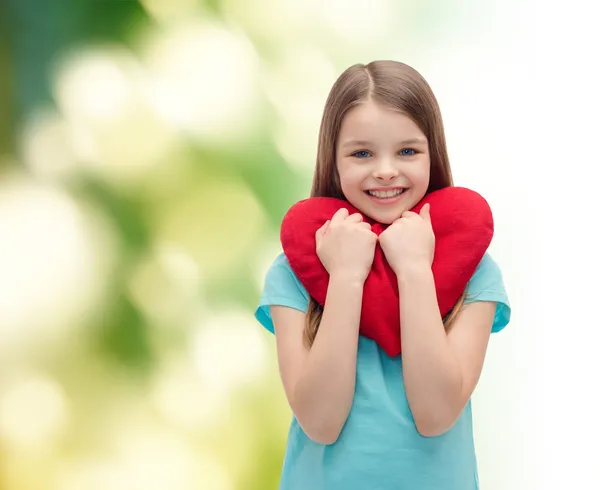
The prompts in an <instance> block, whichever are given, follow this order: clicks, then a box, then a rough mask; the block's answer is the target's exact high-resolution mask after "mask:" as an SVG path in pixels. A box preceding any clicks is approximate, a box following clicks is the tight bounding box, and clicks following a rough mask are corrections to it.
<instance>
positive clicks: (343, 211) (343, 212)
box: [331, 208, 349, 224]
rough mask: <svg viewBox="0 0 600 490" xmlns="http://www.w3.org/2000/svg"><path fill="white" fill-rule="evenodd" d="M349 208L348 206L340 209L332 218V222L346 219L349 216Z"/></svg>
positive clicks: (335, 222)
mask: <svg viewBox="0 0 600 490" xmlns="http://www.w3.org/2000/svg"><path fill="white" fill-rule="evenodd" d="M348 214H349V213H348V210H347V209H346V208H340V209H338V210H337V211H336V212H335V214H334V215H333V216H332V218H331V223H332V224H337V223H340V222H342V221H344V220H345V219H346V218H347V217H348Z"/></svg>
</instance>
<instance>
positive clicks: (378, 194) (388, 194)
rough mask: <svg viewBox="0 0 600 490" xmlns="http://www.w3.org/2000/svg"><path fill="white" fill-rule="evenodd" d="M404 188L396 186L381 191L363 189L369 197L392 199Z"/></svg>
mask: <svg viewBox="0 0 600 490" xmlns="http://www.w3.org/2000/svg"><path fill="white" fill-rule="evenodd" d="M405 190H406V189H404V188H396V189H391V190H389V191H382V190H373V191H372V190H367V191H365V192H366V194H367V195H369V196H371V197H375V198H377V199H393V198H394V197H398V196H399V195H400V194H402V193H403V192H404V191H405Z"/></svg>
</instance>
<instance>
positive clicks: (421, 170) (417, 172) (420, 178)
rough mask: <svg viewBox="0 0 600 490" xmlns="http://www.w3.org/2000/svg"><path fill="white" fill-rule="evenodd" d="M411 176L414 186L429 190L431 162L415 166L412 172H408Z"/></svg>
mask: <svg viewBox="0 0 600 490" xmlns="http://www.w3.org/2000/svg"><path fill="white" fill-rule="evenodd" d="M407 173H408V174H409V175H408V177H409V178H410V180H411V182H412V183H413V185H414V186H416V187H419V188H422V187H424V188H427V187H429V176H430V168H429V162H423V164H422V165H418V166H415V167H413V168H411V170H410V172H407Z"/></svg>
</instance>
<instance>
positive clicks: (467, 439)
mask: <svg viewBox="0 0 600 490" xmlns="http://www.w3.org/2000/svg"><path fill="white" fill-rule="evenodd" d="M308 299H309V296H308V292H307V290H306V289H305V288H304V287H303V286H302V283H301V282H300V281H299V279H298V277H297V276H296V275H295V273H294V272H293V271H292V269H291V267H290V265H289V262H288V260H287V259H286V257H285V255H283V254H282V255H280V256H279V257H277V259H276V260H275V261H274V263H273V264H272V266H271V268H270V269H269V271H268V273H267V276H266V279H265V285H264V291H263V294H262V297H261V299H260V302H259V306H258V308H257V309H256V313H255V315H256V318H257V319H258V321H259V322H260V323H261V324H262V325H263V326H264V327H265V328H266V329H267V330H268V331H270V332H273V331H274V330H273V323H272V319H271V314H270V306H271V305H282V306H287V307H290V308H295V309H297V310H300V311H303V312H306V309H307V307H308ZM474 301H492V302H497V307H496V315H495V318H494V323H493V326H492V332H499V331H500V330H502V329H503V328H504V327H505V326H506V325H507V324H508V322H509V320H510V315H511V310H510V305H509V301H508V298H507V294H506V291H505V288H504V284H503V281H502V275H501V272H500V270H499V268H498V266H497V265H496V263H495V262H494V260H493V259H492V258H491V257H490V255H489V254H487V253H486V254H485V255H484V257H483V259H482V260H481V262H480V264H479V265H478V266H477V268H476V271H475V273H474V275H473V277H472V278H471V280H470V282H469V284H468V298H467V303H470V302H474ZM478 488H479V486H478V475H477V462H476V457H475V449H474V443H473V428H472V416H471V402H469V403H468V404H467V406H466V408H465V410H464V411H463V413H462V415H461V416H460V418H459V419H458V421H457V422H456V423H455V424H454V426H453V427H452V428H451V429H450V430H449V431H448V432H446V433H445V434H443V435H441V436H439V437H431V438H427V437H423V436H421V435H419V433H418V432H417V430H416V427H415V423H414V419H413V417H412V415H411V412H410V409H409V406H408V402H407V399H406V394H405V391H404V384H403V376H402V356H401V355H400V356H395V357H390V356H388V355H387V354H386V353H385V352H384V351H383V349H382V348H381V347H380V346H379V345H378V344H377V343H376V342H375V341H373V340H371V339H369V338H367V337H364V336H362V335H361V336H359V341H358V358H357V365H356V388H355V395H354V400H353V404H352V409H351V411H350V415H349V417H348V419H347V421H346V424H345V426H344V428H343V430H342V433H341V434H340V437H339V439H338V440H337V442H336V443H335V444H332V445H321V444H317V443H315V442H313V441H312V440H311V439H309V438H308V437H307V436H306V434H305V433H304V431H303V430H302V428H301V427H300V425H299V424H298V422H297V420H296V419H295V417H292V423H291V427H290V430H289V434H288V442H287V448H286V454H285V459H284V464H283V472H282V475H281V483H280V490H365V489H377V490H440V489H443V490H477V489H478Z"/></svg>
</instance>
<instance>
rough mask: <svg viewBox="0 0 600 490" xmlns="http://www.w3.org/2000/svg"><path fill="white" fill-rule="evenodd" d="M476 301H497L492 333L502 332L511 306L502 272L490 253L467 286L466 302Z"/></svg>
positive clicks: (508, 317) (508, 319)
mask: <svg viewBox="0 0 600 490" xmlns="http://www.w3.org/2000/svg"><path fill="white" fill-rule="evenodd" d="M475 301H492V302H495V303H496V315H495V317H494V323H493V325H492V333H497V332H500V331H501V330H502V329H504V327H506V325H508V323H509V321H510V316H511V307H510V302H509V300H508V295H507V293H506V289H505V287H504V281H503V279H502V272H501V271H500V268H499V267H498V264H497V263H496V262H495V261H494V259H492V257H491V256H490V255H489V254H488V253H486V254H485V255H484V256H483V259H481V262H480V263H479V265H478V266H477V269H476V270H475V273H474V274H473V277H472V278H471V280H470V281H469V285H468V287H467V298H466V300H465V303H474V302H475Z"/></svg>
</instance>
